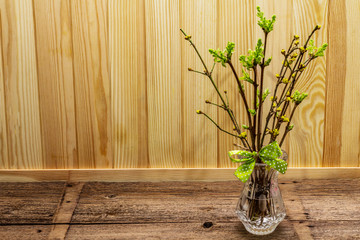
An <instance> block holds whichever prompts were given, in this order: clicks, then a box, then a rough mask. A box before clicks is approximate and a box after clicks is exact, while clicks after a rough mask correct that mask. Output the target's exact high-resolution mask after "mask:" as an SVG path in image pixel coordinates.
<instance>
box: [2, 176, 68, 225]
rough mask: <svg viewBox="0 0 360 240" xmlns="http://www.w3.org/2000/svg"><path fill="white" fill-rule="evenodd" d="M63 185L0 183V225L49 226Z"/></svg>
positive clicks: (59, 183)
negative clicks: (30, 224)
mask: <svg viewBox="0 0 360 240" xmlns="http://www.w3.org/2000/svg"><path fill="white" fill-rule="evenodd" d="M64 186H65V183H61V182H57V183H56V182H54V183H21V184H16V183H0V187H1V191H0V206H1V207H0V224H1V225H4V224H29V223H32V224H49V223H51V222H52V219H53V216H54V214H55V212H56V209H57V206H58V204H59V202H60V200H61V196H62V192H63V189H64Z"/></svg>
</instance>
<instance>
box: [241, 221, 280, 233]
mask: <svg viewBox="0 0 360 240" xmlns="http://www.w3.org/2000/svg"><path fill="white" fill-rule="evenodd" d="M243 225H244V227H245V229H246V231H248V232H249V233H251V234H254V235H268V234H270V233H272V232H274V231H275V229H276V227H277V225H278V224H277V225H274V226H271V227H269V228H266V229H264V228H254V227H252V226H250V225H247V224H244V223H243Z"/></svg>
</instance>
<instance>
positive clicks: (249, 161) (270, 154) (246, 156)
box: [229, 141, 287, 182]
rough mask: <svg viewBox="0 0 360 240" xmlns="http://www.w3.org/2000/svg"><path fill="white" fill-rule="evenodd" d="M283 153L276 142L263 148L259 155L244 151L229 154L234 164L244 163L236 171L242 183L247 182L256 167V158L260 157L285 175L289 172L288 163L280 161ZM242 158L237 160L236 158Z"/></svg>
mask: <svg viewBox="0 0 360 240" xmlns="http://www.w3.org/2000/svg"><path fill="white" fill-rule="evenodd" d="M281 155H282V151H281V149H280V146H279V144H278V143H277V142H276V141H274V142H272V143H270V144H269V145H267V146H265V147H263V148H262V149H261V150H260V151H259V154H258V153H257V152H248V151H244V150H233V151H230V152H229V157H230V159H231V161H233V162H240V163H242V164H241V165H240V166H239V167H238V168H237V169H236V171H235V175H236V176H237V177H238V178H239V179H240V180H241V181H242V182H246V181H247V180H248V179H249V177H250V175H251V173H252V171H253V170H254V167H255V157H256V156H259V157H260V159H261V161H262V162H264V163H266V164H267V165H268V166H270V167H271V168H274V169H275V170H277V171H278V172H281V173H282V174H284V173H285V172H286V170H287V162H285V161H284V160H282V159H280V158H279V157H281ZM239 156H240V157H241V158H235V157H239Z"/></svg>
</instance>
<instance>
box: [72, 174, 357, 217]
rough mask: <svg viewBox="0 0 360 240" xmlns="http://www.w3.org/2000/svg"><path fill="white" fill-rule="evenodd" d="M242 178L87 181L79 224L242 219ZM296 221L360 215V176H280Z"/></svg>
mask: <svg viewBox="0 0 360 240" xmlns="http://www.w3.org/2000/svg"><path fill="white" fill-rule="evenodd" d="M241 188H242V186H241V184H240V182H239V181H229V182H208V183H204V182H162V183H145V182H143V183H87V184H86V185H85V186H84V188H83V192H82V194H81V197H80V200H79V204H78V205H77V208H76V209H75V212H74V216H73V218H72V221H73V222H75V223H150V222H156V223H161V222H203V221H214V222H237V221H238V220H237V217H236V215H235V213H234V208H235V205H236V203H237V200H238V197H239V195H240V191H241ZM280 188H281V189H282V193H283V198H284V201H285V204H286V207H287V214H288V216H289V218H290V219H292V220H324V221H325V220H360V210H359V208H358V200H357V199H360V193H359V192H358V191H354V189H359V188H360V180H359V179H342V180H338V181H336V180H330V181H329V180H316V181H313V180H302V181H281V184H280Z"/></svg>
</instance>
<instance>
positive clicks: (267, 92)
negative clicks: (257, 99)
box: [262, 88, 270, 101]
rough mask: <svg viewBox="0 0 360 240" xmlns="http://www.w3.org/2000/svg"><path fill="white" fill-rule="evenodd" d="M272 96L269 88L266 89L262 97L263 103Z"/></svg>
mask: <svg viewBox="0 0 360 240" xmlns="http://www.w3.org/2000/svg"><path fill="white" fill-rule="evenodd" d="M269 94H270V91H269V89H268V88H266V89H265V91H264V92H263V95H262V101H265V99H266V97H267V96H268V95H269Z"/></svg>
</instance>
